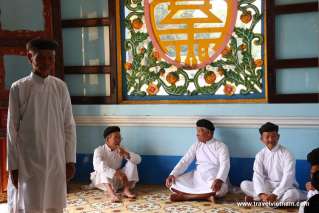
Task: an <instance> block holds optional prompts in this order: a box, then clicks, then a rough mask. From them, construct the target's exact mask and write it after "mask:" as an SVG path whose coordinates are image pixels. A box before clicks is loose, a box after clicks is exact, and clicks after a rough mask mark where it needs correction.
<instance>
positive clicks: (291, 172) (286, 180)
mask: <svg viewBox="0 0 319 213" xmlns="http://www.w3.org/2000/svg"><path fill="white" fill-rule="evenodd" d="M283 160H284V168H283V170H284V171H283V176H282V179H281V181H280V184H279V185H278V186H277V187H276V188H275V189H274V191H273V192H272V193H273V194H275V195H277V197H278V198H279V197H281V196H282V195H283V194H284V193H285V192H286V191H287V189H288V188H290V187H291V186H293V184H294V182H295V165H296V162H295V159H294V157H293V156H292V154H290V153H289V152H287V153H286V154H285V156H284V158H283Z"/></svg>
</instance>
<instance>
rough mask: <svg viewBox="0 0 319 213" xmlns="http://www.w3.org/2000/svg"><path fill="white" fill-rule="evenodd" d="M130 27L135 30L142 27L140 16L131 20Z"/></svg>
mask: <svg viewBox="0 0 319 213" xmlns="http://www.w3.org/2000/svg"><path fill="white" fill-rule="evenodd" d="M132 27H133V28H134V29H136V30H139V29H141V28H142V27H143V22H142V20H141V19H140V18H136V19H134V20H133V21H132Z"/></svg>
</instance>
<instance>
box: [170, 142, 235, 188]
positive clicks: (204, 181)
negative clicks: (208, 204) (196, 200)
mask: <svg viewBox="0 0 319 213" xmlns="http://www.w3.org/2000/svg"><path fill="white" fill-rule="evenodd" d="M194 159H196V169H195V170H194V171H191V172H188V173H185V174H183V173H184V172H185V170H186V169H187V168H188V166H189V165H190V164H191V163H192V161H193V160H194ZM229 167H230V159H229V152H228V148H227V146H226V145H225V144H224V143H222V142H220V141H217V140H216V139H211V140H210V141H207V142H206V143H202V142H197V143H195V144H193V145H192V146H191V147H190V148H189V150H188V151H187V152H186V154H185V155H184V156H183V158H182V159H181V160H180V161H179V163H178V164H177V165H176V166H175V168H174V169H173V171H172V172H171V173H170V175H174V176H175V177H177V178H176V181H175V184H173V185H172V187H171V188H174V189H177V190H178V191H181V192H185V193H190V194H205V193H211V192H212V189H211V186H212V184H213V181H214V180H215V179H220V180H222V181H223V182H224V183H225V184H227V177H228V172H229Z"/></svg>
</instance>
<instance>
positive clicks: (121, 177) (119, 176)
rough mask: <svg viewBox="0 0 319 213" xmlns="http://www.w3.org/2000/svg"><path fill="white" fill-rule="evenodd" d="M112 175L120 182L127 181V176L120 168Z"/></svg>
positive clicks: (124, 182)
mask: <svg viewBox="0 0 319 213" xmlns="http://www.w3.org/2000/svg"><path fill="white" fill-rule="evenodd" d="M114 177H115V178H117V179H118V180H120V181H121V182H122V184H126V183H127V182H128V179H127V176H126V175H125V174H124V173H123V172H122V171H121V170H120V169H118V170H116V172H115V174H114Z"/></svg>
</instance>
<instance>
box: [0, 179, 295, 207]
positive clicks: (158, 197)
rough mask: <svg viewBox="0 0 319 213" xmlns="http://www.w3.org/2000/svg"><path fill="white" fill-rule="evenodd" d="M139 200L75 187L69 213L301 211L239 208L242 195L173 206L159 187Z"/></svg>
mask: <svg viewBox="0 0 319 213" xmlns="http://www.w3.org/2000/svg"><path fill="white" fill-rule="evenodd" d="M135 192H136V193H137V195H138V197H137V199H135V200H133V199H128V198H123V199H122V202H120V203H112V202H110V199H109V197H108V196H107V195H106V193H105V192H103V191H100V190H97V189H89V188H88V187H86V186H85V185H78V184H76V185H72V186H71V187H70V193H69V194H68V197H67V208H66V209H65V210H64V212H65V213H106V212H145V213H160V212H167V213H192V212H197V213H201V212H203V213H239V212H243V213H283V212H298V209H297V208H286V209H283V208H280V209H272V208H269V207H250V208H247V207H246V208H244V207H239V206H238V205H237V202H239V201H242V199H243V195H242V194H228V195H227V196H226V197H225V198H223V199H221V200H216V203H215V204H213V203H211V202H208V201H193V202H179V203H172V202H170V201H169V194H170V192H169V191H168V190H167V189H166V188H164V187H163V186H159V185H138V186H137V187H136V189H135ZM0 212H1V213H7V205H6V203H2V204H0Z"/></svg>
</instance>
